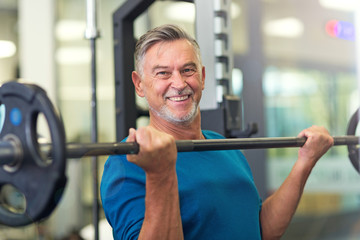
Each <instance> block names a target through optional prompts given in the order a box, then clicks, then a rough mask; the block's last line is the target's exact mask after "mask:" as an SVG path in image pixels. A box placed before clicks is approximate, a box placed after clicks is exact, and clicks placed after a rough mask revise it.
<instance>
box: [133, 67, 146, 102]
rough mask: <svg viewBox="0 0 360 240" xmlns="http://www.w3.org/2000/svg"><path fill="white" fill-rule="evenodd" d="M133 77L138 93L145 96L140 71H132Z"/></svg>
mask: <svg viewBox="0 0 360 240" xmlns="http://www.w3.org/2000/svg"><path fill="white" fill-rule="evenodd" d="M131 78H132V81H133V84H134V87H135V91H136V93H137V95H139V97H144V96H145V95H144V91H143V89H142V87H143V86H142V81H141V77H140V75H139V73H137V72H136V71H133V72H132V73H131Z"/></svg>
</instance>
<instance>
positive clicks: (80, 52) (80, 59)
mask: <svg viewBox="0 0 360 240" xmlns="http://www.w3.org/2000/svg"><path fill="white" fill-rule="evenodd" d="M90 60H91V52H90V49H89V48H88V47H62V48H59V49H58V50H57V51H56V61H57V62H58V63H59V64H64V65H65V64H69V65H75V64H87V63H90Z"/></svg>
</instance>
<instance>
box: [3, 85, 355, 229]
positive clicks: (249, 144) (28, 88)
mask: <svg viewBox="0 0 360 240" xmlns="http://www.w3.org/2000/svg"><path fill="white" fill-rule="evenodd" d="M0 104H3V105H5V114H4V123H3V126H2V128H1V131H0V190H1V188H2V186H4V185H6V184H10V185H12V186H14V187H15V188H16V189H18V190H19V191H20V192H21V193H22V194H23V195H24V198H25V199H26V209H25V210H24V212H22V213H16V212H12V211H11V210H9V209H7V208H5V207H4V206H2V204H1V202H0V224H4V225H7V226H13V227H14V226H25V225H28V224H31V223H34V222H38V221H40V220H42V219H44V218H46V217H47V216H49V215H50V214H51V212H52V211H53V210H54V208H55V207H56V206H57V204H58V202H59V199H60V197H61V195H62V192H63V190H64V188H65V186H66V180H67V178H66V174H65V169H66V158H81V157H84V156H101V155H117V154H136V153H138V152H139V145H138V144H137V143H136V142H118V143H65V130H64V125H63V123H62V121H61V117H60V115H59V114H58V113H57V112H56V110H55V108H54V107H53V105H52V103H51V101H50V100H49V99H48V97H47V95H46V92H45V91H44V90H43V89H42V88H40V87H38V86H36V85H32V84H21V83H19V82H9V83H5V84H3V85H2V86H1V87H0ZM40 113H42V114H43V115H44V117H45V119H46V121H47V124H48V127H49V132H50V137H51V141H50V143H47V144H43V143H39V141H38V136H37V131H36V128H37V118H38V115H39V114H40ZM358 114H359V110H358V111H357V112H356V113H355V114H354V115H353V116H352V118H351V121H350V124H349V128H348V131H347V134H348V135H347V136H335V137H333V138H334V145H335V146H340V145H347V146H348V150H349V157H350V160H351V162H352V164H353V166H354V168H355V169H356V170H357V171H358V172H359V173H360V164H359V146H358V145H359V144H360V138H359V137H358V136H355V130H356V126H357V123H358V122H359V117H358ZM305 142H306V138H298V137H279V138H230V139H208V140H178V141H176V147H177V150H178V152H188V151H213V150H232V149H266V148H285V147H302V146H303V145H304V144H305ZM48 158H50V159H51V161H47V159H48Z"/></svg>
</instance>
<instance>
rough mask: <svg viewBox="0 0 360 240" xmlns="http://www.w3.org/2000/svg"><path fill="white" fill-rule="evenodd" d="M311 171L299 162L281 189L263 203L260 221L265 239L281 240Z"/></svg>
mask: <svg viewBox="0 0 360 240" xmlns="http://www.w3.org/2000/svg"><path fill="white" fill-rule="evenodd" d="M310 171H311V169H309V168H307V167H305V166H302V164H301V163H299V162H297V163H296V164H295V165H294V167H293V169H292V170H291V172H290V174H289V176H288V177H287V178H286V180H285V181H284V183H283V184H282V185H281V186H280V188H279V189H278V190H277V191H276V192H275V193H274V194H273V195H271V196H270V197H269V198H268V199H266V200H265V201H264V203H263V206H262V210H261V214H260V221H261V226H262V236H263V239H280V237H281V236H282V235H283V234H284V232H285V230H286V228H287V227H288V225H289V224H290V221H291V218H292V217H293V215H294V213H295V211H296V208H297V206H298V204H299V201H300V198H301V196H302V193H303V190H304V187H305V183H306V180H307V178H308V176H309V174H310Z"/></svg>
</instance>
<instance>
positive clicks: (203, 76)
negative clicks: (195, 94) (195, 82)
mask: <svg viewBox="0 0 360 240" xmlns="http://www.w3.org/2000/svg"><path fill="white" fill-rule="evenodd" d="M201 82H202V90H204V88H205V67H204V66H203V67H202V69H201Z"/></svg>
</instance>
